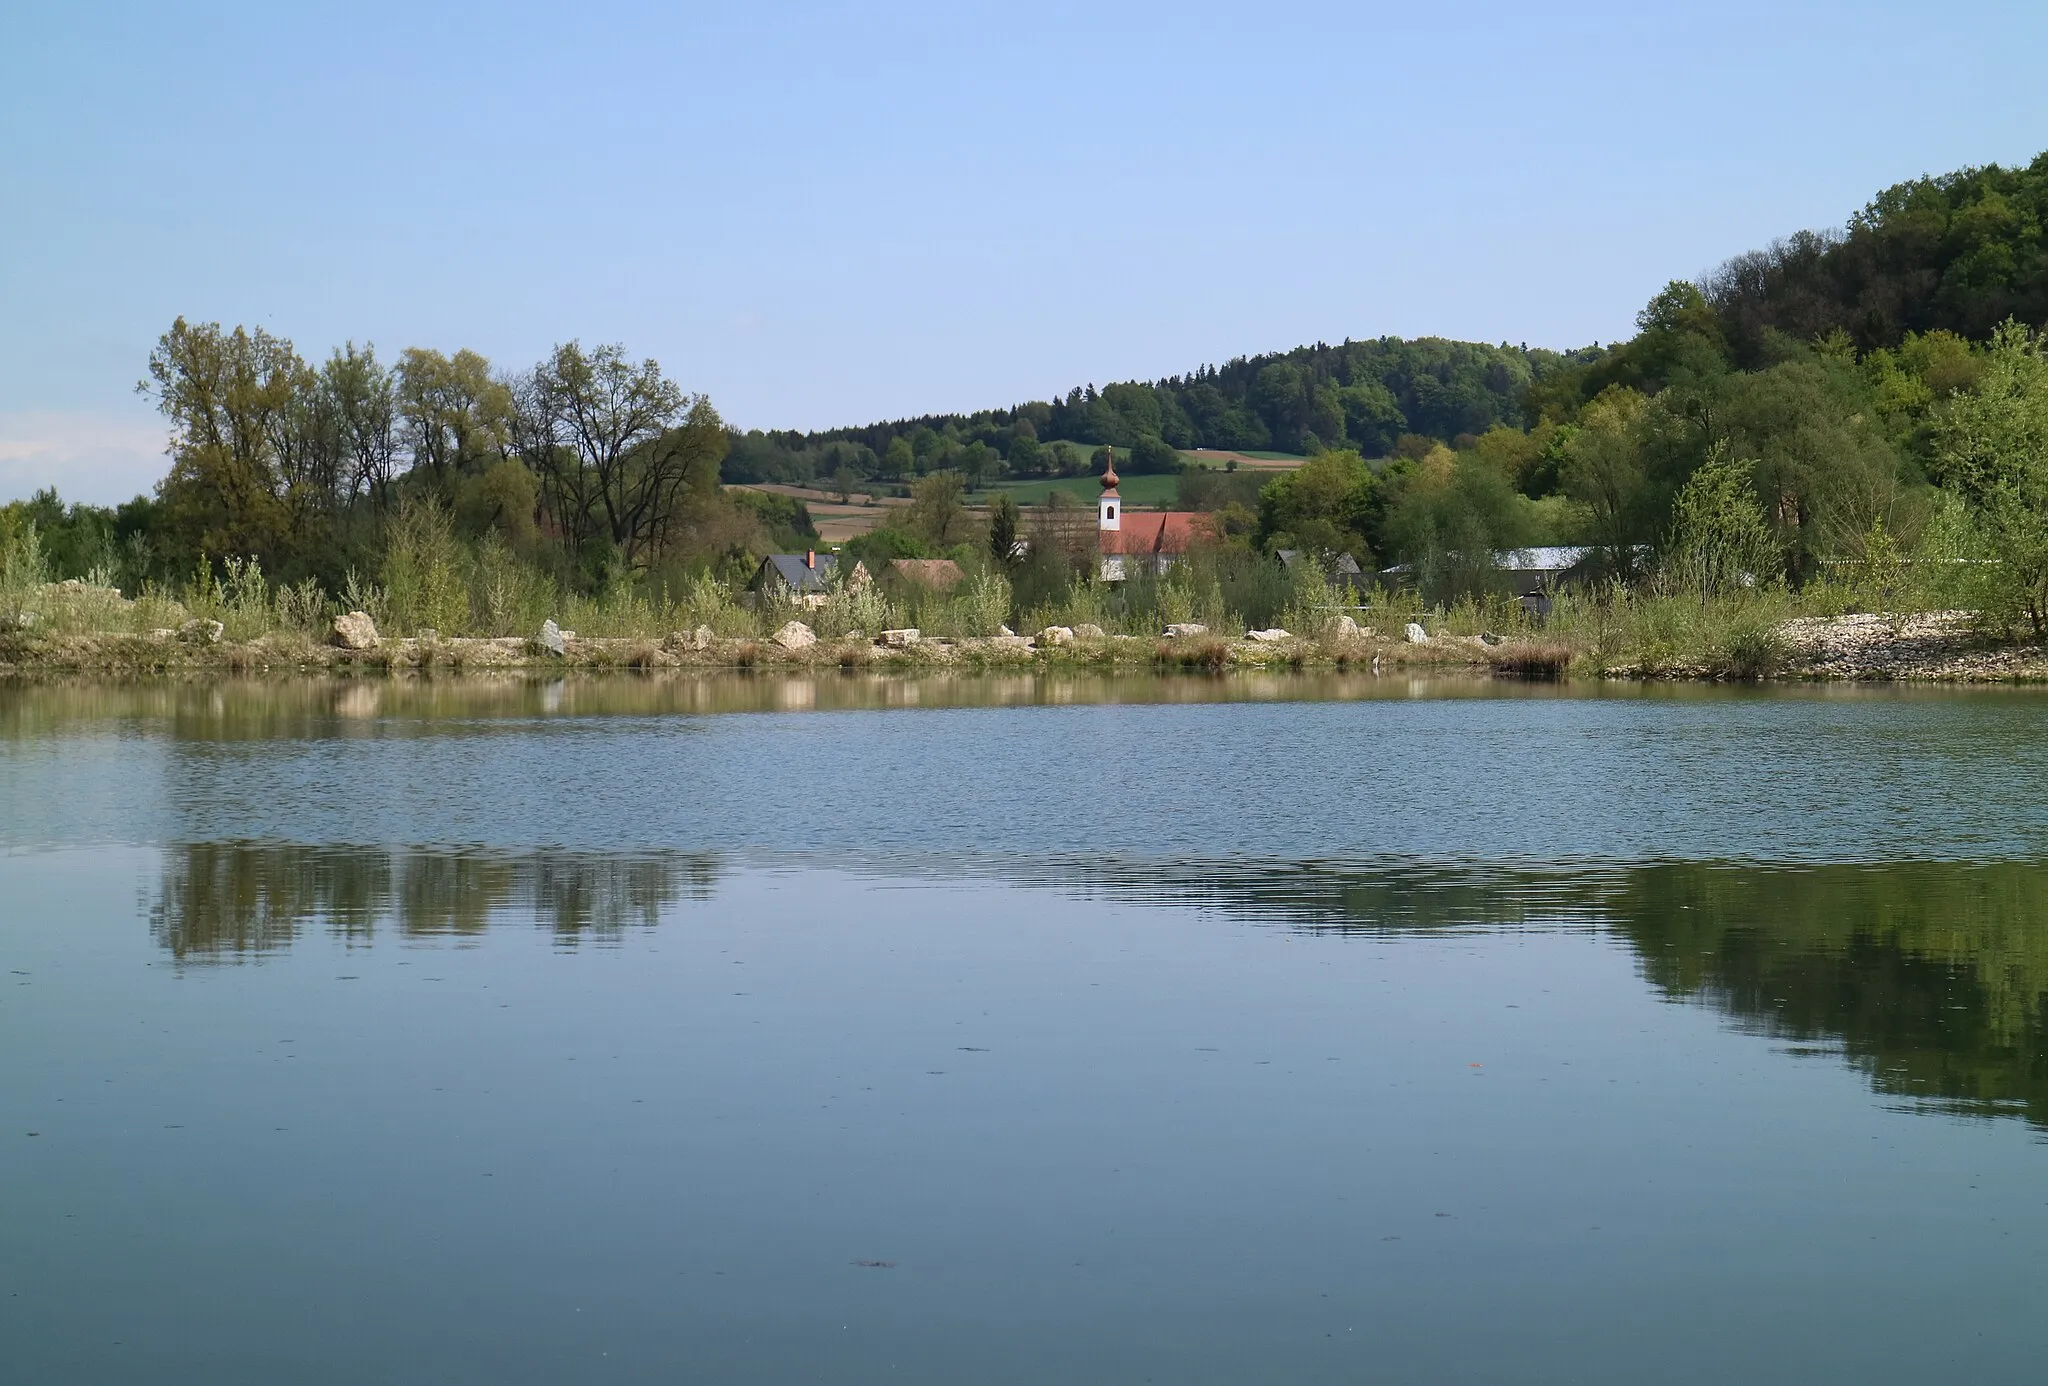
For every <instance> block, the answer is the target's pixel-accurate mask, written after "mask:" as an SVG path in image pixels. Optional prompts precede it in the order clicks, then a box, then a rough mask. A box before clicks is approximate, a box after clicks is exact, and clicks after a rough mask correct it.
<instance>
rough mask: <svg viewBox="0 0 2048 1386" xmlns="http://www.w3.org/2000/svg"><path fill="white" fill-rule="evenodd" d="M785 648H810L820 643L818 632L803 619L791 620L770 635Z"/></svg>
mask: <svg viewBox="0 0 2048 1386" xmlns="http://www.w3.org/2000/svg"><path fill="white" fill-rule="evenodd" d="M768 638H769V639H771V640H773V641H774V642H775V643H776V644H778V645H780V646H782V648H783V649H785V650H808V649H809V648H810V647H811V646H813V645H815V644H817V643H818V633H817V632H816V631H814V630H812V629H811V628H810V627H809V626H807V625H805V624H804V623H803V622H802V621H791V622H788V623H787V624H786V625H784V626H783V628H782V629H781V630H778V631H776V632H775V634H773V635H771V636H770V637H768Z"/></svg>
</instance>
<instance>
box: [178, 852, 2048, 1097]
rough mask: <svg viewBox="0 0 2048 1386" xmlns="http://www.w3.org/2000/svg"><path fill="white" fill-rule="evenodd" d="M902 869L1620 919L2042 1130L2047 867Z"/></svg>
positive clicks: (1412, 919)
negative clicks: (2021, 1117)
mask: <svg viewBox="0 0 2048 1386" xmlns="http://www.w3.org/2000/svg"><path fill="white" fill-rule="evenodd" d="M783 860H784V864H785V865H786V864H788V859H787V857H785V858H784V859H783ZM815 865H817V866H820V867H829V868H832V869H842V870H851V871H854V872H857V873H868V872H871V871H872V870H873V868H872V867H870V866H867V865H864V864H862V863H860V862H848V861H842V860H827V859H820V860H819V861H817V862H816V863H815ZM720 870H721V866H720V862H719V860H718V859H717V858H715V857H712V856H709V855H691V854H684V853H619V854H607V853H587V852H569V851H528V852H494V851H486V850H481V849H479V850H453V851H450V850H429V849H385V848H349V847H305V846H294V845H288V844H272V843H194V844H189V845H185V846H180V847H177V848H174V849H171V850H170V851H169V852H168V853H167V855H166V857H165V864H164V868H163V877H162V882H161V885H160V888H159V890H158V894H157V899H156V901H155V903H154V906H153V908H152V910H151V922H152V928H153V929H154V931H155V933H156V937H157V939H158V941H159V942H160V943H161V944H162V945H163V946H164V947H165V948H166V949H168V950H169V951H170V952H171V953H172V954H173V955H175V956H176V957H177V958H179V959H180V960H182V961H187V962H208V961H218V960H224V959H226V960H233V959H239V958H243V957H247V956H250V955H260V954H262V953H263V952H265V951H267V950H271V949H277V948H282V947H286V946H289V945H290V943H291V942H292V941H293V940H294V939H295V938H296V937H298V935H299V934H300V933H301V932H302V931H303V930H306V929H308V928H311V927H324V928H325V929H327V930H329V931H330V932H331V933H333V934H335V935H337V936H340V937H344V938H358V937H368V936H370V935H372V934H373V933H374V932H375V931H376V930H377V929H379V928H384V927H392V926H395V927H396V928H397V929H398V930H399V932H400V933H401V934H403V935H406V936H447V935H454V936H462V935H474V934H478V933H480V932H482V931H483V930H484V929H486V928H487V927H489V926H490V925H491V924H493V923H495V922H512V921H530V922H534V923H539V924H542V925H544V926H545V927H547V928H549V929H551V930H553V931H554V932H555V934H556V935H557V936H558V937H559V938H560V939H561V940H562V941H563V942H565V943H568V944H572V945H573V944H574V943H575V942H577V941H578V940H580V939H583V938H586V937H589V938H597V939H609V938H616V937H618V936H620V935H621V934H623V933H624V932H625V931H626V930H627V929H629V928H632V927H634V926H639V927H642V928H648V927H652V926H653V925H654V924H656V923H657V922H658V921H659V919H660V916H661V912H662V910H663V909H664V907H666V906H668V905H670V904H672V903H674V902H677V901H681V900H686V899H688V900H701V899H706V898H708V897H709V896H710V894H711V891H712V888H713V885H714V883H715V882H716V880H717V878H718V876H719V874H720ZM888 871H889V873H891V874H902V873H913V872H914V873H919V874H936V875H940V876H951V877H956V878H962V880H963V883H968V882H971V881H972V880H974V879H984V880H991V881H992V883H993V882H1000V883H1001V884H1002V885H1003V886H1005V887H1020V888H1028V889H1042V888H1050V889H1053V890H1056V891H1058V892H1059V893H1061V894H1063V895H1068V896H1073V897H1103V898H1112V899H1119V900H1135V901H1136V902H1139V903H1144V904H1147V905H1153V906H1158V907H1162V908H1165V907H1171V908H1198V909H1208V910H1213V911H1216V912H1217V913H1220V914H1223V915H1226V916H1229V917H1231V918H1236V919H1241V920H1246V921H1249V922H1255V923H1268V924H1273V925H1278V926H1281V927H1286V928H1290V929H1295V930H1300V931H1303V932H1308V933H1315V934H1327V933H1339V934H1341V933H1369V934H1374V935H1379V936H1389V935H1404V934H1417V933H1430V932H1436V931H1446V930H1454V929H1456V930H1467V929H1474V928H1543V929H1552V930H1554V929H1558V928H1577V929H1583V930H1586V931H1588V932H1589V933H1597V934H1602V935H1606V936H1610V937H1619V938H1620V939H1623V940H1625V941H1626V943H1627V944H1628V946H1629V948H1630V949H1631V950H1632V951H1633V952H1634V954H1635V955H1636V957H1637V958H1638V960H1639V963H1640V967H1641V970H1642V975H1643V977H1644V979H1645V980H1646V981H1648V982H1649V983H1650V984H1651V985H1652V986H1654V987H1656V988H1657V989H1658V990H1660V991H1661V992H1663V993H1664V994H1665V995H1667V996H1668V997H1670V998H1671V999H1673V1000H1674V1001H1685V1002H1692V1003H1697V1004H1702V1005H1706V1006H1711V1007H1713V1008H1714V1009H1716V1010H1718V1011H1719V1012H1721V1013H1722V1014H1723V1015H1725V1016H1726V1017H1728V1018H1729V1019H1730V1020H1731V1022H1732V1023H1734V1024H1735V1025H1736V1026H1737V1027H1738V1028H1740V1029H1742V1030H1744V1031H1747V1032H1750V1033H1755V1034H1761V1035H1767V1036H1771V1037H1774V1038H1778V1039H1782V1040H1786V1041H1790V1042H1792V1043H1794V1044H1797V1045H1800V1046H1802V1047H1804V1046H1818V1047H1822V1048H1824V1049H1825V1050H1827V1051H1829V1052H1832V1053H1835V1054H1837V1055H1839V1056H1840V1057H1841V1058H1843V1059H1844V1060H1845V1061H1846V1062H1848V1063H1849V1064H1850V1065H1852V1066H1853V1067H1855V1068H1856V1069H1857V1070H1859V1071H1860V1072H1862V1073H1863V1074H1865V1075H1866V1076H1867V1077H1868V1079H1869V1081H1870V1082H1871V1084H1872V1085H1873V1087H1874V1088H1875V1089H1876V1090H1877V1091H1878V1092H1880V1093H1883V1094H1886V1095H1888V1096H1894V1097H1898V1098H1900V1099H1903V1100H1905V1101H1906V1102H1907V1103H1910V1104H1911V1105H1913V1106H1915V1107H1917V1108H1923V1109H1924V1108H1933V1109H1936V1110H1941V1111H1947V1112H1953V1113H1959V1114H1968V1115H1982V1116H1993V1115H2001V1114H2006V1115H2022V1116H2024V1117H2025V1118H2026V1119H2027V1120H2028V1121H2029V1122H2031V1123H2033V1124H2034V1125H2036V1126H2040V1127H2042V1128H2044V1129H2048V865H2042V864H2034V863H2024V862H2000V863H1968V862H1903V863H1886V864H1863V865H1850V864H1842V865H1811V866H1768V865H1758V864H1754V863H1713V862H1660V863H1651V864H1644V865H1634V866H1630V865H1616V864H1609V863H1594V864H1585V865H1575V866H1574V865H1567V866H1552V867H1511V868H1500V867H1491V866H1485V865H1471V866H1455V865H1453V866H1446V867H1433V866H1425V865H1422V864H1417V863H1387V864H1380V865H1375V866H1370V867H1348V866H1339V865H1334V864H1331V863H1316V862H1310V863H1275V862H1259V861H1239V862H1231V863H1201V862H1183V863H1161V862H1157V861H1140V860H1118V859H1115V858H1108V859H1105V858H1100V857H1075V858H1070V859H1063V860H1055V861H1048V860H1046V859H1044V858H1032V859H1030V860H1029V861H1028V862H1027V861H1024V860H1021V859H1016V858H1003V857H989V858H983V859H980V860H976V859H972V858H969V859H964V860H963V859H960V858H957V857H956V858H948V859H945V860H943V861H940V860H936V859H934V860H928V861H925V862H922V863H919V862H917V861H913V860H906V859H901V858H898V859H895V860H893V861H892V863H891V865H890V867H889V868H888Z"/></svg>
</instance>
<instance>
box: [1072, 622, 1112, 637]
mask: <svg viewBox="0 0 2048 1386" xmlns="http://www.w3.org/2000/svg"><path fill="white" fill-rule="evenodd" d="M1074 638H1075V639H1076V640H1106V639H1108V638H1109V635H1108V632H1106V631H1104V630H1103V629H1102V627H1101V626H1096V625H1089V624H1086V623H1083V624H1081V625H1078V626H1075V627H1074Z"/></svg>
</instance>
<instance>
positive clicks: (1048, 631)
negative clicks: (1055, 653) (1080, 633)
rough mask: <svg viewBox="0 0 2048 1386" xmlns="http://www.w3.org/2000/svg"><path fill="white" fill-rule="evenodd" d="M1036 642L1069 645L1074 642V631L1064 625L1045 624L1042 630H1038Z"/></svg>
mask: <svg viewBox="0 0 2048 1386" xmlns="http://www.w3.org/2000/svg"><path fill="white" fill-rule="evenodd" d="M1038 643H1039V644H1041V645H1071V644H1073V643H1074V632H1073V631H1072V630H1071V629H1069V628H1068V627H1066V626H1047V627H1046V628H1045V629H1044V630H1042V631H1040V632H1038Z"/></svg>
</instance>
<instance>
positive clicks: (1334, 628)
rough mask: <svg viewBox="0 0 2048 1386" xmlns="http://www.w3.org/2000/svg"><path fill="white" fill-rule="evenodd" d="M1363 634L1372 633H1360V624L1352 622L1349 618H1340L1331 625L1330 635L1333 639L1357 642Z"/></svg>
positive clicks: (1368, 632)
mask: <svg viewBox="0 0 2048 1386" xmlns="http://www.w3.org/2000/svg"><path fill="white" fill-rule="evenodd" d="M1361 634H1364V635H1370V634H1372V632H1371V631H1360V630H1359V629H1358V622H1356V621H1354V620H1352V619H1351V618H1350V617H1349V616H1339V617H1338V618H1337V619H1336V620H1335V621H1333V622H1332V623H1331V625H1330V635H1331V637H1332V638H1333V639H1337V640H1356V639H1357V638H1358V637H1359V636H1360V635H1361Z"/></svg>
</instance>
